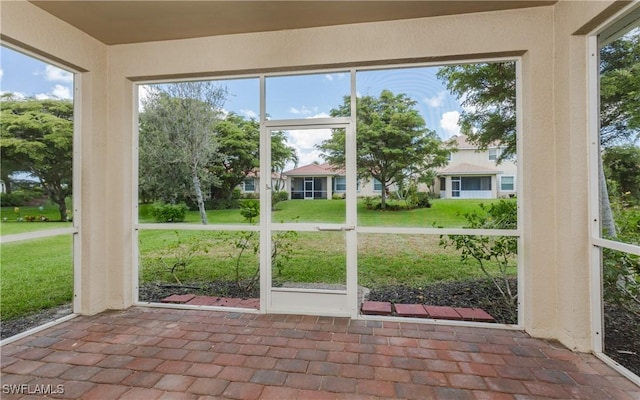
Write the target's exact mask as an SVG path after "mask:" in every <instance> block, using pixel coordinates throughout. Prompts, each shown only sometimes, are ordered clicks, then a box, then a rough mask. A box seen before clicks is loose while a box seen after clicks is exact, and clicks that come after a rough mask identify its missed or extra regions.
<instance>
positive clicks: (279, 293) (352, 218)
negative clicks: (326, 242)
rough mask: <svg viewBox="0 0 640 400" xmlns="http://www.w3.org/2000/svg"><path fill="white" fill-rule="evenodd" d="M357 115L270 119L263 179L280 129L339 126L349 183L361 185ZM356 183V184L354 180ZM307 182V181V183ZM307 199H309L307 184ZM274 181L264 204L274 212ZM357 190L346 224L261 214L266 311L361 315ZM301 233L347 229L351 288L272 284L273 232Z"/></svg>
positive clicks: (350, 196)
mask: <svg viewBox="0 0 640 400" xmlns="http://www.w3.org/2000/svg"><path fill="white" fill-rule="evenodd" d="M353 126H354V125H353V124H352V123H351V118H318V119H306V120H284V121H282V120H281V121H264V122H263V124H262V126H261V133H260V134H261V155H260V175H261V179H260V181H261V182H269V179H268V178H269V176H270V174H271V132H272V131H278V130H294V129H295V130H306V129H309V130H310V129H335V128H342V129H345V131H346V141H347V143H345V146H346V153H347V156H346V159H347V163H346V164H347V165H346V168H345V170H346V175H347V187H352V188H355V187H356V186H355V182H356V172H355V131H354V129H353ZM350 182H351V185H350V184H349V183H350ZM305 183H306V182H305ZM304 189H305V196H304V197H305V198H306V185H305V187H304ZM271 190H272V188H271V185H269V184H263V185H261V187H260V208H261V209H262V210H271V203H272V202H271ZM356 218H357V216H356V191H355V190H351V191H347V198H346V215H345V222H343V223H274V222H273V221H272V218H271V212H263V213H261V216H260V232H261V237H260V240H261V242H260V274H261V276H260V279H261V283H260V287H261V312H264V313H282V314H291V313H293V314H308V315H325V316H340V317H352V318H355V317H357V301H358V300H357V282H356V279H357V272H356V260H357V238H356V231H355V226H356ZM285 230H292V231H297V232H318V231H342V232H344V234H345V254H346V265H345V268H346V277H347V278H346V290H333V289H302V288H274V287H272V269H271V235H272V233H273V232H275V231H285Z"/></svg>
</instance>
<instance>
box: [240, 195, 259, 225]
mask: <svg viewBox="0 0 640 400" xmlns="http://www.w3.org/2000/svg"><path fill="white" fill-rule="evenodd" d="M240 214H241V215H242V216H243V217H244V218H245V219H246V220H247V221H248V222H250V223H254V222H255V221H256V218H258V216H259V215H260V202H259V201H258V200H254V199H246V200H241V201H240Z"/></svg>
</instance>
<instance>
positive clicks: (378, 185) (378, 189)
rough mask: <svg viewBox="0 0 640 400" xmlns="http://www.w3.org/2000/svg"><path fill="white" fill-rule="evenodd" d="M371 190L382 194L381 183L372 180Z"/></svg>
mask: <svg viewBox="0 0 640 400" xmlns="http://www.w3.org/2000/svg"><path fill="white" fill-rule="evenodd" d="M373 190H374V191H376V192H382V182H380V181H379V180H377V179H375V178H373Z"/></svg>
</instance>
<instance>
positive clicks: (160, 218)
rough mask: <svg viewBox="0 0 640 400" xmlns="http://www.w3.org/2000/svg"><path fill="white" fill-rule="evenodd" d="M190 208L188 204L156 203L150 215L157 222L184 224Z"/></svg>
mask: <svg viewBox="0 0 640 400" xmlns="http://www.w3.org/2000/svg"><path fill="white" fill-rule="evenodd" d="M188 210H189V208H188V207H187V205H186V204H184V203H180V204H167V203H162V202H160V203H154V205H153V206H152V207H151V210H150V214H151V216H152V217H153V218H154V219H155V221H156V222H183V221H184V219H185V217H186V216H187V211H188Z"/></svg>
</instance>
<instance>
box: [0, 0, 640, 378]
mask: <svg viewBox="0 0 640 400" xmlns="http://www.w3.org/2000/svg"><path fill="white" fill-rule="evenodd" d="M0 7H1V12H0V40H2V44H3V45H7V46H11V47H12V48H15V49H18V50H20V51H23V52H25V53H26V54H30V55H33V56H37V57H40V58H42V59H44V60H47V61H48V62H50V63H52V64H54V65H57V66H60V67H64V68H66V69H68V70H71V71H73V72H74V76H75V81H74V82H75V88H74V92H75V95H76V96H77V97H75V105H76V107H77V108H76V112H75V113H74V117H75V125H74V128H75V139H76V142H75V144H76V146H74V165H75V166H74V173H75V174H76V176H75V183H76V184H74V188H75V189H76V190H74V197H75V198H74V202H73V204H74V207H77V208H78V211H77V215H78V218H74V224H76V225H75V226H74V227H73V229H71V228H70V229H69V230H67V231H61V230H51V232H46V233H39V234H40V235H41V236H42V235H60V234H65V235H68V236H69V237H72V236H73V238H74V241H73V242H74V246H76V247H75V248H74V249H73V250H74V253H73V254H74V257H73V260H74V262H75V268H74V271H75V282H74V290H75V291H74V307H73V309H74V312H75V313H79V314H84V315H92V314H96V313H100V312H103V311H105V310H123V309H127V308H129V307H131V306H133V305H136V304H138V305H140V303H139V302H138V299H137V285H136V279H137V276H138V259H139V257H138V254H137V248H138V242H137V241H138V232H139V231H141V230H144V229H152V228H150V227H148V226H145V225H144V224H140V223H138V221H137V219H136V216H137V212H136V210H137V202H136V200H137V193H136V192H137V190H136V187H135V185H136V173H137V161H138V160H137V153H136V151H137V150H136V147H137V146H136V145H135V143H136V141H135V140H136V135H137V126H138V125H137V113H138V111H137V102H138V98H137V96H138V90H137V89H138V85H141V84H145V83H148V82H160V81H163V82H166V81H168V80H170V79H171V80H174V81H177V80H187V79H193V78H203V77H213V78H218V79H221V78H224V77H252V78H254V79H257V80H259V81H260V88H261V89H260V101H261V102H262V103H261V104H260V110H261V111H260V123H261V127H262V128H264V129H263V133H264V132H266V131H265V129H267V128H270V127H271V128H273V129H285V128H286V129H289V128H291V127H297V126H298V125H301V124H308V125H307V126H311V124H312V123H313V126H314V127H318V126H320V125H322V126H323V127H324V128H327V129H331V128H336V127H337V128H343V127H345V126H348V127H349V128H351V127H352V126H355V125H356V121H355V118H356V115H351V116H350V117H344V119H332V120H330V121H328V118H327V119H316V120H314V121H310V119H309V120H307V119H300V120H289V121H274V120H269V119H268V118H267V116H266V114H268V111H265V110H268V108H265V105H264V104H263V103H264V99H265V96H266V95H265V93H266V90H265V86H266V85H265V80H266V79H267V78H268V77H273V76H278V77H280V76H284V75H287V74H288V75H295V74H298V75H300V74H305V73H307V74H310V73H312V72H313V73H316V74H318V73H320V74H324V73H325V71H331V72H336V71H337V72H340V73H344V74H345V75H346V76H347V77H349V74H351V76H350V82H356V79H355V74H356V73H357V72H358V71H360V70H362V69H370V70H373V69H376V68H378V69H380V68H387V67H391V66H393V67H396V68H410V67H412V66H415V65H425V64H429V65H451V64H452V63H460V64H462V63H470V62H487V61H492V60H504V59H508V60H510V61H513V62H515V63H516V65H517V67H516V70H517V74H518V75H517V76H518V79H517V82H516V86H517V90H518V98H517V102H516V104H517V107H518V110H517V116H518V129H517V131H518V135H519V141H518V146H519V148H518V165H517V167H518V174H517V175H515V174H514V175H510V174H509V172H508V171H507V170H506V168H505V167H504V166H502V165H498V166H495V165H491V164H488V165H484V163H480V162H479V161H465V162H460V164H458V165H457V166H454V165H452V166H451V167H450V168H452V169H450V170H448V171H447V170H446V169H445V171H444V172H441V176H443V177H444V178H445V180H444V187H445V192H447V193H448V191H450V192H451V197H454V193H457V192H458V191H459V192H460V195H462V192H463V191H471V190H473V191H476V192H480V191H482V192H484V191H488V189H487V188H488V187H491V191H492V194H493V191H494V190H495V191H496V193H495V194H496V196H497V195H499V192H501V190H500V191H499V190H498V185H500V189H503V187H502V186H503V184H504V189H508V188H509V187H510V185H511V183H510V182H509V178H502V179H500V178H499V177H501V176H503V177H509V176H513V177H514V182H513V185H514V186H515V185H516V184H517V185H518V187H519V188H520V189H521V190H520V191H519V192H518V202H519V208H518V210H519V215H518V229H517V230H515V231H513V232H510V234H511V235H515V236H517V237H518V248H519V249H520V250H521V251H519V252H518V259H519V263H518V296H519V297H518V312H519V324H518V326H517V328H518V329H521V330H523V331H524V332H526V334H528V335H531V336H533V337H535V338H545V339H550V340H551V343H553V342H555V341H558V342H560V343H562V344H563V345H564V346H566V347H568V348H569V349H572V350H574V351H580V352H588V353H594V354H596V355H597V356H598V357H601V358H605V356H604V355H603V354H604V353H603V352H604V344H603V343H604V342H603V332H604V324H603V298H602V282H603V276H602V275H603V274H602V255H603V252H604V251H605V250H606V249H613V250H615V251H617V252H622V253H624V254H631V255H638V254H640V246H638V244H637V243H635V244H633V243H617V242H613V241H611V240H607V239H606V238H605V237H604V236H603V235H602V229H601V225H600V224H601V218H600V214H599V207H598V193H599V185H598V162H599V160H600V151H599V150H600V149H599V146H598V143H599V136H598V135H599V130H598V124H599V109H598V104H599V100H600V96H599V93H598V84H599V70H598V65H599V64H598V53H599V51H598V50H599V48H600V47H601V46H603V45H604V44H605V43H607V42H609V41H610V40H615V38H616V37H617V36H616V35H618V33H620V32H623V33H624V31H625V29H626V27H628V26H638V24H639V22H640V7H638V2H629V1H615V0H602V1H586V0H585V1H579V0H577V1H564V0H562V1H555V0H551V1H545V0H542V1H376V2H351V1H339V2H322V1H308V2H305V1H292V2H270V1H253V2H216V1H199V2H180V1H173V2H167V1H156V2H145V4H144V5H141V4H140V2H135V1H134V2H108V1H79V2H75V1H35V0H33V1H25V0H20V1H2V2H0ZM318 71H320V72H318ZM345 71H346V72H345ZM321 76H322V75H321ZM412 84H413V82H407V85H412ZM256 86H258V85H256ZM349 93H350V94H351V96H352V98H353V99H355V98H356V90H355V89H353V88H352V89H351V90H350V92H349ZM351 104H352V105H353V104H354V102H352V103H351ZM353 114H356V113H355V112H354V113H353ZM263 139H265V140H263V143H265V142H266V140H267V138H266V137H265V136H264V135H263ZM350 143H351V146H352V147H350V149H352V150H350V151H355V148H354V147H355V146H353V143H355V141H353V142H348V143H347V145H350ZM262 150H263V153H262V158H261V162H262V165H263V167H262V168H261V169H262V174H263V176H265V177H266V179H268V177H269V173H268V172H266V171H265V168H264V166H266V165H267V160H266V159H267V158H269V157H268V150H267V149H262ZM496 151H499V149H496ZM487 157H488V156H487ZM352 159H353V158H352ZM463 163H466V164H468V165H464V164H463ZM477 167H482V168H481V169H479V168H477ZM309 172H311V171H309ZM325 174H326V171H325ZM328 176H329V175H325V181H322V180H320V181H319V182H320V183H318V185H317V186H316V181H315V179H316V178H322V176H321V175H313V174H309V175H299V176H298V177H297V178H299V179H301V180H299V181H297V184H298V186H297V187H299V185H300V182H302V183H303V184H304V185H306V182H307V181H308V180H307V178H311V179H310V180H309V181H310V182H312V183H310V189H311V190H310V192H311V194H310V196H311V197H315V196H316V193H317V192H319V193H320V194H319V195H321V193H322V192H323V191H324V192H325V193H326V195H328V193H329V188H332V189H333V188H334V187H335V188H336V190H337V189H338V188H339V187H340V184H338V183H336V184H335V186H333V185H334V184H333V182H331V183H330V182H329V179H328ZM333 177H334V175H332V180H333V179H334V178H333ZM458 177H459V180H458V179H457V178H458ZM487 177H490V182H491V183H488V182H489V180H488V178H487ZM303 178H304V179H303ZM454 178H456V179H454ZM463 178H465V179H464V183H463ZM516 180H517V182H516ZM336 182H338V179H336ZM323 183H324V186H323ZM448 183H450V184H449V185H447V184H448ZM454 184H455V186H454ZM304 185H303V186H302V187H303V189H304V190H306V187H305V186H304ZM466 189H469V190H466ZM304 190H303V192H302V196H306V194H305V191H304ZM504 192H508V190H504ZM348 193H353V192H352V191H351V192H348ZM465 195H466V194H465ZM263 197H266V196H263ZM354 200H355V199H351V200H350V199H349V198H347V202H345V204H346V207H347V206H348V207H352V208H353V207H355V205H356V204H355V203H356V202H355V201H354ZM261 201H265V202H266V201H268V199H263V198H261ZM265 204H266V203H265ZM267 205H268V204H267ZM105 210H108V212H105ZM268 214H269V213H264V214H263V215H262V216H261V224H260V226H256V227H254V228H255V229H256V230H258V229H259V230H260V232H261V235H260V236H261V240H262V243H261V247H260V249H261V257H260V260H261V261H262V262H263V264H261V270H260V273H261V274H262V275H260V279H261V280H260V288H261V290H263V292H261V303H260V307H261V308H260V310H259V312H261V313H286V312H289V313H291V312H297V313H302V314H305V313H306V314H314V315H331V316H336V315H339V316H347V317H351V318H354V319H357V318H362V317H361V316H360V315H359V313H358V307H357V299H358V297H357V288H358V282H357V277H358V271H357V263H354V262H353V261H354V260H355V261H357V254H355V252H356V250H357V246H355V245H354V246H345V247H344V249H345V252H346V253H347V256H346V257H345V259H346V260H347V262H348V263H351V264H348V265H349V268H350V269H349V273H348V274H345V276H346V277H347V280H348V282H347V290H346V291H338V290H325V291H324V292H322V293H320V292H314V293H310V292H308V291H304V290H302V289H298V290H290V291H284V290H281V289H279V288H271V291H267V288H270V286H269V285H270V284H271V280H270V279H269V278H270V275H269V274H270V267H268V266H267V263H268V262H269V253H268V251H267V250H266V249H267V248H268V246H270V237H271V236H270V234H271V232H272V231H273V230H274V229H275V228H273V225H276V224H275V223H273V224H271V223H270V222H271V221H269V220H268V218H270V216H269V215H268ZM75 215H76V211H74V216H75ZM357 223H358V221H357V219H356V218H353V220H352V221H350V224H353V225H349V226H343V225H338V224H333V225H331V226H328V227H326V226H318V224H307V225H303V224H302V223H301V224H299V226H301V227H302V228H305V229H307V230H308V231H314V232H316V231H318V230H322V229H325V230H326V229H333V230H340V231H341V234H343V236H345V237H346V239H345V242H346V243H349V244H356V243H357V241H358V238H359V236H358V235H363V234H371V233H380V234H388V235H393V234H398V235H401V234H406V233H410V234H412V235H438V234H443V232H445V233H444V234H447V233H446V232H447V231H446V230H438V229H436V228H433V229H431V228H427V227H424V228H420V229H414V230H410V229H409V228H407V227H394V228H393V229H387V228H385V229H386V230H383V229H381V228H380V229H378V227H365V228H366V229H362V228H361V227H359V226H357ZM291 225H293V224H291ZM276 227H277V226H276ZM195 228H197V227H196V226H195V225H191V227H190V229H195ZM206 228H207V229H209V230H211V229H214V228H215V227H213V226H212V225H209V226H207V227H206ZM232 228H233V229H238V230H241V229H246V227H237V226H234V227H232ZM290 228H291V227H290V226H286V227H280V229H281V230H286V229H290ZM225 229H226V228H225ZM230 229H231V228H230ZM448 232H450V233H449V234H460V232H459V230H457V231H456V230H450V231H448ZM480 234H482V235H484V234H485V233H480ZM500 234H502V233H500ZM25 237H28V235H26V236H25ZM20 238H22V237H17V238H14V239H15V240H18V239H20ZM28 238H29V237H28ZM31 238H32V237H31ZM302 250H304V249H302ZM302 250H301V251H302ZM329 307H333V308H332V309H331V310H328V308H329ZM525 340H526V339H525ZM511 347H513V346H511ZM550 351H553V349H550ZM610 365H612V366H613V367H615V368H620V367H619V365H616V363H614V362H613V361H611V362H610ZM595 373H597V371H595V372H594V374H595ZM631 375H632V374H631V373H628V375H625V376H631ZM598 378H599V377H598ZM622 383H623V382H622V381H620V384H622ZM625 384H628V383H625ZM607 390H609V388H607Z"/></svg>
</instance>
